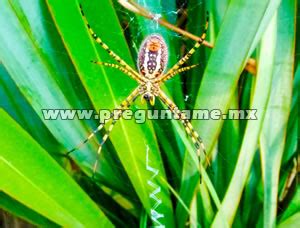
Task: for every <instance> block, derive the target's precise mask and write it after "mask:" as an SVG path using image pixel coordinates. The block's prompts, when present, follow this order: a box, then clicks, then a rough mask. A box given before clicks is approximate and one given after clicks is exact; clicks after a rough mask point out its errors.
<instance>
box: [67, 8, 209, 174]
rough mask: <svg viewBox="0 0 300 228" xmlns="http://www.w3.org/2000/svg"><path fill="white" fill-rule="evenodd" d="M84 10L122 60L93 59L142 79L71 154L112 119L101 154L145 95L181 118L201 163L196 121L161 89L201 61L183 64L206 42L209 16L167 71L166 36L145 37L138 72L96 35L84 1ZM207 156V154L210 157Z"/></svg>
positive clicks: (99, 42)
mask: <svg viewBox="0 0 300 228" xmlns="http://www.w3.org/2000/svg"><path fill="white" fill-rule="evenodd" d="M79 7H80V11H81V15H82V18H83V20H84V22H85V24H86V26H87V29H88V31H89V33H90V34H91V36H92V37H93V38H94V40H95V41H96V42H97V43H98V44H100V46H101V47H102V48H103V49H104V50H105V51H106V52H107V53H108V54H109V55H110V56H111V57H112V58H113V59H114V60H116V61H117V62H118V64H114V63H106V62H99V61H91V62H92V63H94V64H98V65H103V66H106V67H112V68H115V69H117V70H120V71H122V72H123V73H124V74H126V75H128V76H129V77H130V78H132V79H134V80H136V81H137V82H138V84H139V85H138V87H137V88H136V89H134V90H133V91H132V92H131V94H130V95H129V96H128V97H127V98H126V99H125V100H124V101H123V102H122V103H121V104H120V105H119V107H117V109H116V110H118V111H116V112H113V114H112V115H111V116H110V119H109V120H107V121H106V122H104V123H101V124H100V125H99V126H98V127H97V128H96V129H95V130H94V131H93V132H92V133H91V134H90V135H89V136H88V137H87V138H86V139H85V140H84V141H82V142H81V143H80V144H79V145H77V146H76V147H75V148H73V149H72V150H70V151H68V152H67V155H69V154H70V153H72V152H73V151H75V150H77V149H79V148H80V147H81V146H83V145H84V144H85V143H87V142H88V141H89V140H90V139H91V138H92V137H94V136H95V134H96V133H97V132H99V131H100V130H101V129H102V128H103V127H104V126H105V124H106V123H108V122H110V121H112V122H111V124H110V126H109V127H108V130H107V132H106V134H105V135H104V136H103V138H102V141H101V143H100V145H99V147H98V150H97V156H98V157H99V155H100V152H101V150H102V146H103V144H104V143H105V142H106V140H107V139H108V137H109V134H110V132H111V131H112V129H113V127H114V125H115V124H116V122H117V121H118V120H119V119H120V118H121V115H122V113H123V112H124V111H125V110H126V109H127V108H129V107H130V105H131V104H132V103H133V102H134V101H135V99H136V98H137V97H138V96H141V100H142V102H145V101H147V102H149V103H150V105H152V106H153V105H154V104H155V98H159V99H160V100H161V101H162V102H163V103H164V104H165V105H166V106H167V107H168V108H169V110H170V111H171V112H172V113H173V115H174V117H175V118H176V119H179V120H180V121H181V122H182V124H183V126H184V128H185V131H186V132H187V134H188V135H189V136H190V137H191V139H192V141H193V143H194V145H195V147H196V151H197V157H198V161H199V164H200V153H201V149H202V151H203V153H204V154H205V157H206V151H205V147H204V144H203V141H202V139H201V137H200V136H199V135H198V133H197V132H196V131H195V130H194V128H193V126H192V124H191V123H190V121H189V120H188V119H187V117H186V115H185V114H184V113H183V112H181V111H180V110H179V108H178V107H177V106H176V105H175V103H174V102H173V101H172V100H171V99H170V98H168V97H167V95H166V94H165V93H164V92H163V91H162V90H161V89H160V86H161V85H162V83H164V82H165V81H167V80H169V79H171V78H173V77H174V76H175V75H177V74H179V73H182V72H184V71H188V70H190V69H192V68H194V67H196V66H197V65H192V66H187V67H182V66H183V64H184V63H186V61H187V60H188V59H189V58H190V57H191V56H192V55H193V54H194V53H195V51H196V49H198V48H199V47H200V46H201V44H202V43H203V41H204V39H205V37H206V32H207V28H208V16H207V19H206V24H205V29H204V32H203V33H202V35H201V38H200V39H199V41H198V42H196V43H195V45H194V47H193V48H192V49H191V50H190V51H189V52H188V53H187V54H186V55H185V56H183V57H182V58H181V59H180V60H179V61H178V62H177V63H176V64H175V65H174V66H173V67H172V68H171V69H169V70H168V71H167V72H166V73H164V72H165V70H166V66H167V62H168V47H167V45H166V42H165V41H164V39H163V37H162V36H161V35H159V34H151V35H149V36H147V37H146V38H145V40H144V41H143V42H142V44H141V46H140V50H139V53H138V60H137V68H138V72H137V71H136V70H134V69H133V68H132V67H131V66H129V65H128V64H127V63H126V62H125V61H124V60H123V59H121V57H119V56H118V55H117V54H116V53H115V52H113V51H112V50H111V49H110V48H109V47H108V46H107V45H106V44H105V43H104V42H103V41H102V40H101V38H100V37H98V36H97V35H96V33H95V32H94V30H93V29H92V28H91V26H90V24H89V22H88V20H87V18H86V17H85V14H84V11H83V9H82V5H81V4H80V6H79ZM206 159H207V157H206ZM98 162H99V161H98V159H96V161H95V164H94V166H93V174H95V172H96V169H97V166H98ZM207 163H208V164H209V160H208V159H207Z"/></svg>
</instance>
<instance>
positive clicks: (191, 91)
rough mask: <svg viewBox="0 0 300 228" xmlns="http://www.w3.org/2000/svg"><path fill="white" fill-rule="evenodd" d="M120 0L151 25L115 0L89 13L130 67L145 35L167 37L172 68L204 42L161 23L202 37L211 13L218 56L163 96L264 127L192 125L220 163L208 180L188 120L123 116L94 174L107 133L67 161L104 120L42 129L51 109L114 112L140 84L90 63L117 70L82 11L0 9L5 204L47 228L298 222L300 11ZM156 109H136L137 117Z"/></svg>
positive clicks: (0, 197) (20, 2) (41, 0)
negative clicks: (251, 116)
mask: <svg viewBox="0 0 300 228" xmlns="http://www.w3.org/2000/svg"><path fill="white" fill-rule="evenodd" d="M122 2H123V4H124V2H125V4H126V2H127V3H128V4H130V3H131V4H132V3H139V4H141V6H142V7H144V9H145V10H147V12H152V13H155V15H154V16H153V18H154V19H153V18H152V20H151V19H149V18H145V17H142V16H141V15H140V14H143V12H137V11H135V10H134V9H132V8H130V7H128V5H127V8H124V7H123V6H122V5H120V4H119V2H118V1H116V0H113V1H111V0H93V1H92V0H85V1H82V2H80V3H81V4H82V5H83V8H84V10H85V13H86V17H87V18H88V20H89V21H90V23H91V25H92V26H93V28H94V30H95V32H96V33H97V34H98V35H99V36H100V37H101V39H102V40H103V41H105V42H106V43H107V44H108V45H109V46H110V48H111V49H112V50H114V51H115V52H116V53H117V54H118V55H119V56H121V57H122V59H124V60H125V61H126V62H127V63H128V64H130V65H131V66H132V67H135V66H136V59H137V53H138V50H139V45H140V43H141V42H142V40H143V39H144V38H145V36H147V35H148V34H150V33H159V34H161V35H162V36H163V37H164V38H165V40H166V42H167V45H168V47H169V66H172V65H173V64H175V63H176V62H177V61H178V60H179V59H180V57H181V56H182V55H183V53H185V52H186V50H188V49H189V48H191V47H192V46H193V44H194V42H195V41H193V40H192V39H189V38H191V37H190V36H188V35H187V36H186V34H185V33H184V32H183V36H181V35H180V34H179V33H177V32H176V31H173V30H171V29H170V27H168V26H167V28H166V27H164V26H165V23H160V22H159V19H164V20H165V21H168V23H170V24H173V25H174V27H175V28H180V30H181V31H187V32H189V33H190V34H194V35H198V34H201V32H202V31H203V28H204V25H205V16H206V11H208V12H209V16H210V24H209V31H208V37H207V41H209V42H210V43H211V44H212V46H213V48H212V49H210V48H208V47H207V46H211V45H210V44H208V43H206V46H203V47H200V49H199V50H198V51H197V53H196V54H195V55H194V56H193V57H192V58H191V59H190V60H189V65H192V64H199V66H198V67H197V68H194V69H192V70H191V71H189V72H187V73H185V74H182V75H181V76H179V75H178V76H176V77H174V78H173V79H172V80H170V81H168V82H167V83H166V85H165V86H164V87H163V90H164V91H166V92H167V93H168V95H169V96H170V97H172V99H173V100H174V101H175V103H176V104H177V105H178V106H179V108H181V109H189V110H193V109H208V110H210V111H213V110H216V109H217V110H221V112H222V113H224V114H226V113H228V110H245V109H254V110H256V117H257V119H256V120H233V119H228V120H222V119H208V120H193V121H192V124H193V126H195V129H196V130H197V131H198V132H199V133H200V135H201V137H202V138H203V141H204V144H205V146H206V149H207V154H208V158H209V159H210V161H211V166H210V167H206V166H204V163H205V159H203V166H202V169H201V181H200V178H199V177H200V175H199V172H198V168H197V158H196V155H195V149H194V148H193V144H192V142H191V141H190V139H189V138H188V136H187V135H186V133H185V131H184V128H183V127H182V126H181V123H180V121H178V120H170V121H167V120H153V121H151V120H147V121H146V123H144V124H137V123H136V122H135V121H134V120H125V119H122V120H121V121H120V122H118V123H117V125H116V126H115V128H114V130H113V131H112V133H111V135H110V137H109V140H108V142H107V143H106V144H104V146H103V151H102V152H101V154H100V157H99V165H98V166H97V170H96V172H95V173H94V174H93V165H94V163H95V160H96V159H98V158H97V147H98V144H99V143H100V140H101V134H102V135H103V133H104V132H100V133H99V136H97V137H95V138H94V139H93V140H91V141H90V142H89V143H87V144H85V145H84V146H83V147H82V148H80V149H79V150H77V151H74V152H73V153H71V154H70V156H69V157H68V156H64V155H65V154H66V152H67V151H68V150H70V149H72V148H73V147H75V146H76V145H78V144H79V143H80V142H81V141H82V140H83V139H84V138H85V137H86V136H87V135H88V134H89V133H90V132H91V131H93V129H95V128H96V127H97V125H98V123H97V121H96V120H79V119H74V120H62V119H60V118H58V119H56V120H45V119H44V118H43V115H42V110H43V109H61V110H64V109H88V108H90V109H95V110H100V109H110V110H112V109H114V108H116V107H117V106H118V105H119V104H120V102H121V101H122V100H124V98H126V96H127V95H128V94H129V93H130V92H131V91H132V90H133V89H134V88H135V87H136V86H137V83H136V82H135V81H134V80H131V79H130V78H128V77H127V76H126V75H124V74H123V73H122V72H120V71H117V70H115V69H111V68H106V67H104V66H98V65H95V64H92V63H91V60H97V61H101V62H112V63H114V62H113V60H112V59H111V58H110V56H109V55H108V54H107V53H106V52H105V51H104V50H103V49H102V48H101V47H100V46H99V45H97V44H96V43H95V42H94V40H93V38H92V37H91V36H90V34H89V33H88V30H87V29H86V25H85V24H84V21H83V19H82V17H81V14H80V9H79V2H78V1H75V0H73V1H72V0H65V1H62V0H38V1H25V0H1V1H0V61H1V62H0V208H2V209H3V210H4V211H7V212H9V213H10V214H12V215H14V216H16V217H20V218H22V219H24V220H26V221H28V222H29V223H31V224H33V225H37V226H46V227H56V226H64V227H110V226H117V227H138V226H139V227H148V226H155V225H159V224H160V225H164V226H165V227H184V226H190V227H198V226H201V227H210V226H212V227H230V226H234V227H246V226H249V227H252V226H257V227H275V226H279V227H297V226H300V187H299V185H297V184H298V182H297V175H298V171H299V164H298V163H299V154H297V150H299V149H298V144H297V139H298V137H299V136H298V123H299V122H298V116H299V113H298V109H297V104H298V103H299V98H298V96H299V80H300V68H299V59H298V55H297V53H299V52H298V51H297V50H298V46H299V45H298V43H297V36H296V34H298V28H299V25H298V24H299V23H298V17H297V8H299V4H298V3H297V1H296V0H284V1H280V0H273V1H268V0H243V1H241V0H231V1H229V0H227V1H226V0H224V1H218V0H214V1H205V0H190V1H187V0H182V1H175V0H166V1H150V0H145V1H135V2H132V1H122ZM125 6H126V5H125ZM144 13H145V12H144ZM144 16H145V15H144ZM175 30H176V29H175ZM250 57H251V59H250ZM249 59H250V60H249ZM161 107H162V104H160V103H159V102H156V104H155V108H161ZM148 108H150V109H151V107H150V106H148V105H147V104H142V103H141V102H140V100H139V99H138V100H137V101H136V102H135V103H134V105H133V106H132V107H131V109H133V110H138V109H148ZM297 164H298V165H297ZM1 222H2V223H3V224H5V222H6V221H5V219H4V220H3V219H2V221H1V218H0V224H1Z"/></svg>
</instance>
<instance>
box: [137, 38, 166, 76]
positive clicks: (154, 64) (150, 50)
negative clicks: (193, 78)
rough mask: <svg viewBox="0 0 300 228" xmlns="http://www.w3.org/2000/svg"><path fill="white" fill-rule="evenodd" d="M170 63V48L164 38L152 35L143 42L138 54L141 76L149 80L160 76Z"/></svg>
mask: <svg viewBox="0 0 300 228" xmlns="http://www.w3.org/2000/svg"><path fill="white" fill-rule="evenodd" d="M167 63H168V48H167V45H166V42H165V41H164V39H163V38H162V36H160V35H158V34H152V35H149V36H147V37H146V38H145V40H144V41H143V43H142V45H141V47H140V50H139V54H138V66H137V67H138V69H139V72H140V74H142V75H143V76H145V77H146V78H148V79H152V78H156V77H158V76H160V75H161V74H162V73H163V72H164V70H165V69H166V66H167Z"/></svg>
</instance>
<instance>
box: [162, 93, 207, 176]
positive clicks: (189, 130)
mask: <svg viewBox="0 0 300 228" xmlns="http://www.w3.org/2000/svg"><path fill="white" fill-rule="evenodd" d="M158 96H159V98H160V99H161V100H162V102H163V103H164V104H166V105H167V106H168V108H169V109H170V110H171V112H172V113H173V114H174V116H175V118H178V119H179V120H180V121H181V123H182V124H183V126H184V128H185V131H186V132H187V134H188V135H189V136H190V137H191V139H192V141H193V143H194V145H195V147H196V150H197V157H198V161H199V171H200V161H201V157H200V155H201V150H202V151H203V153H204V155H205V158H206V161H207V163H208V165H210V162H209V159H208V157H207V154H206V150H205V147H204V144H203V141H202V139H201V137H200V136H199V134H198V133H197V132H196V131H195V129H194V127H193V126H192V124H191V122H190V121H189V120H188V119H187V117H186V115H185V114H184V113H183V112H181V111H180V110H179V109H178V107H177V106H176V105H175V103H174V102H173V101H172V100H171V99H170V98H168V97H167V95H166V94H165V93H164V92H163V91H160V92H159V95H158Z"/></svg>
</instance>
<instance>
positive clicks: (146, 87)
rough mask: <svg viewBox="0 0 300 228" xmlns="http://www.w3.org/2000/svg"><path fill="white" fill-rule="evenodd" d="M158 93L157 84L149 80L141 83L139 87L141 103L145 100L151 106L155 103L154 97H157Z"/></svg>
mask: <svg viewBox="0 0 300 228" xmlns="http://www.w3.org/2000/svg"><path fill="white" fill-rule="evenodd" d="M159 91H160V88H159V85H158V83H153V82H151V79H150V80H149V81H146V82H142V83H141V84H140V86H139V92H140V95H141V100H142V103H144V101H145V100H146V101H149V102H150V104H151V105H152V106H153V105H154V103H155V97H156V96H158V95H159Z"/></svg>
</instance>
